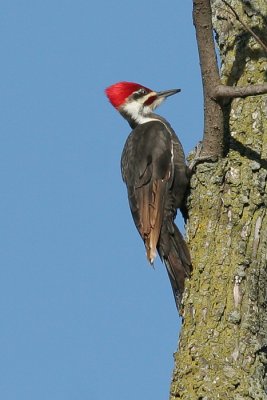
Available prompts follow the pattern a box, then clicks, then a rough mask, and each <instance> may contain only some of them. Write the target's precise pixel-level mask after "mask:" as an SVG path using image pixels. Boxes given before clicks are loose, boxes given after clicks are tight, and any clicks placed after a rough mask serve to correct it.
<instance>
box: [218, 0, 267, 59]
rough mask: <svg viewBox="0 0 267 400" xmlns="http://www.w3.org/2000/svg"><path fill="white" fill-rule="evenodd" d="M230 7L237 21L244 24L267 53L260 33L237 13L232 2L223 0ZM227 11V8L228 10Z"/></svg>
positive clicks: (266, 47)
mask: <svg viewBox="0 0 267 400" xmlns="http://www.w3.org/2000/svg"><path fill="white" fill-rule="evenodd" d="M221 1H222V2H223V3H224V4H225V5H226V6H227V7H228V8H230V10H231V11H232V13H233V14H234V16H235V18H236V19H237V21H238V22H239V23H240V24H241V25H242V26H243V28H245V30H246V31H248V32H249V33H250V34H251V35H252V36H253V37H254V39H255V40H256V41H257V42H258V43H259V44H260V45H261V47H262V48H263V49H264V51H265V52H266V53H267V46H266V45H265V44H264V43H263V41H262V40H261V39H260V38H259V36H258V35H256V33H255V32H253V30H252V29H251V28H250V27H249V26H248V25H247V24H246V23H245V22H244V21H243V20H242V19H241V18H240V16H239V15H238V14H237V12H236V11H235V9H234V8H233V7H232V6H231V4H229V3H228V1H226V0H221ZM226 11H227V10H226Z"/></svg>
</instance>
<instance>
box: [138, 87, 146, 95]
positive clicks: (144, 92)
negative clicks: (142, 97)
mask: <svg viewBox="0 0 267 400" xmlns="http://www.w3.org/2000/svg"><path fill="white" fill-rule="evenodd" d="M138 93H140V94H146V89H144V88H141V89H139V90H138Z"/></svg>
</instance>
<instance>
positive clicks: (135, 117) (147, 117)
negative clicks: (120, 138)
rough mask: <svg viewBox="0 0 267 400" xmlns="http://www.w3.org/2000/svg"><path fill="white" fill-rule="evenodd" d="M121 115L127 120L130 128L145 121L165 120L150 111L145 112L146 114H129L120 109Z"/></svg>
mask: <svg viewBox="0 0 267 400" xmlns="http://www.w3.org/2000/svg"><path fill="white" fill-rule="evenodd" d="M121 115H122V116H123V118H125V119H126V120H127V121H128V123H129V125H130V127H131V128H132V129H134V128H136V127H137V125H141V124H145V123H146V122H150V121H162V122H167V121H165V120H164V118H162V117H161V116H160V115H158V114H154V113H152V112H150V113H146V114H144V113H139V114H130V113H128V112H127V111H124V110H122V111H121Z"/></svg>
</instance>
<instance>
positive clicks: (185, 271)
mask: <svg viewBox="0 0 267 400" xmlns="http://www.w3.org/2000/svg"><path fill="white" fill-rule="evenodd" d="M157 249H158V252H159V255H160V258H161V260H162V261H164V264H165V266H166V269H167V272H168V275H169V279H170V282H171V285H172V290H173V294H174V298H175V302H176V306H177V309H178V310H179V307H180V304H181V300H182V295H183V291H184V282H185V278H188V277H189V276H190V274H191V271H192V264H191V258H190V254H189V250H188V247H187V244H186V242H185V240H184V238H183V236H182V234H181V232H180V231H179V229H178V228H177V226H176V225H175V224H174V222H173V221H163V224H162V228H161V232H160V237H159V241H158V246H157Z"/></svg>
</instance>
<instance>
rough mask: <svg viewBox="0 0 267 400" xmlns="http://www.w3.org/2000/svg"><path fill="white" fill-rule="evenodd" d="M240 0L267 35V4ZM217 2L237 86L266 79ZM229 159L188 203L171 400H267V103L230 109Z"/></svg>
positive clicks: (262, 60)
mask: <svg viewBox="0 0 267 400" xmlns="http://www.w3.org/2000/svg"><path fill="white" fill-rule="evenodd" d="M249 3H250V7H249V6H248V2H246V3H245V2H241V1H238V0H232V1H231V5H232V6H233V7H235V9H236V11H237V12H238V13H239V15H240V17H241V18H243V19H244V20H245V21H246V23H247V24H249V26H250V27H251V28H253V29H255V30H256V31H257V34H259V35H261V38H263V39H264V38H267V23H266V21H267V2H266V0H254V1H251V2H249ZM224 10H225V6H224V5H223V4H222V2H221V1H220V0H215V1H213V14H214V20H213V23H214V27H215V29H216V32H217V39H218V45H219V47H220V51H221V59H222V81H223V82H225V83H227V84H228V85H229V84H231V85H247V84H253V83H263V82H266V80H267V79H266V77H267V60H266V55H265V54H264V52H263V50H262V49H261V48H260V46H259V45H258V43H256V42H255V40H254V39H253V38H251V36H250V35H249V34H248V33H247V32H245V31H244V28H243V27H242V26H240V25H239V24H238V22H236V21H235V20H234V18H231V19H230V20H229V14H228V13H226V12H225V11H224ZM224 113H225V114H224V115H225V135H227V136H228V138H229V140H228V152H227V156H226V157H225V158H224V159H222V160H220V161H219V162H218V163H204V164H201V165H199V166H198V167H197V170H196V173H195V174H194V176H193V177H192V180H191V192H190V196H189V199H188V210H189V220H188V226H187V231H188V238H189V244H190V249H191V256H192V261H193V266H194V271H193V276H192V278H191V280H190V281H189V282H188V283H187V288H186V293H185V296H184V322H183V327H182V332H181V336H180V342H179V349H178V352H177V353H176V354H175V370H174V374H173V381H172V386H171V399H172V400H174V399H175V398H180V399H183V400H189V399H190V400H195V399H198V400H201V399H202V400H214V399H228V400H231V399H235V400H245V399H255V400H256V399H257V400H259V399H267V375H266V371H267V310H266V307H267V215H266V214H267V213H266V207H267V96H266V95H261V96H254V97H248V98H246V99H235V100H233V101H232V103H231V104H229V105H226V106H225V108H224Z"/></svg>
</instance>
